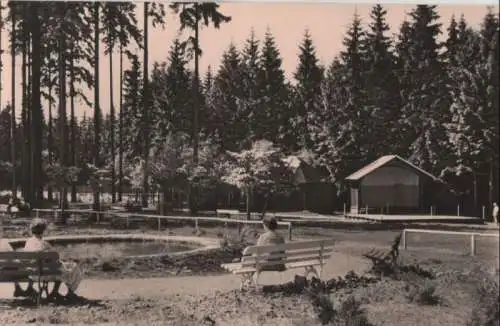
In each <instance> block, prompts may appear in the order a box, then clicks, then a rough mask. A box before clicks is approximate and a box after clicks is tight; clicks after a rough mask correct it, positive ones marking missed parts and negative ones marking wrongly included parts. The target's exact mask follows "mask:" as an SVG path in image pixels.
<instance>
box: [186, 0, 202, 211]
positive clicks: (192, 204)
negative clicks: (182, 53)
mask: <svg viewBox="0 0 500 326" xmlns="http://www.w3.org/2000/svg"><path fill="white" fill-rule="evenodd" d="M198 11H199V7H198V4H195V17H196V24H195V28H194V39H195V49H194V81H193V92H194V94H193V99H194V110H193V164H194V165H197V164H198V143H199V123H198V119H199V114H200V99H199V81H200V72H199V70H200V67H199V66H200V64H199V51H200V44H199V42H200V39H199V37H200V36H199V19H198ZM188 201H189V209H190V211H191V214H192V215H195V214H196V213H197V212H198V188H197V187H194V185H193V184H190V185H189V199H188Z"/></svg>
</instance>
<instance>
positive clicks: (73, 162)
mask: <svg viewBox="0 0 500 326" xmlns="http://www.w3.org/2000/svg"><path fill="white" fill-rule="evenodd" d="M74 60H75V59H74V58H73V56H72V58H71V60H70V67H69V69H70V70H69V74H70V82H69V83H70V84H69V87H70V90H69V92H70V99H71V102H70V105H71V108H70V110H71V140H70V142H71V165H72V166H76V151H77V148H76V118H75V96H76V94H75V72H74V69H75V67H74ZM71 202H72V203H76V184H75V182H72V184H71Z"/></svg>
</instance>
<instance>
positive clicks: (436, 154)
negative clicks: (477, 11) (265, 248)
mask: <svg viewBox="0 0 500 326" xmlns="http://www.w3.org/2000/svg"><path fill="white" fill-rule="evenodd" d="M2 9H3V11H4V12H7V13H8V14H6V15H2V16H3V17H4V19H3V21H2V22H0V26H1V28H2V29H8V30H9V33H10V39H9V40H8V42H3V44H2V46H3V48H1V50H2V51H3V52H4V53H5V54H9V55H10V56H11V57H12V59H13V60H12V69H14V67H15V62H21V63H22V68H21V69H15V74H13V76H12V83H13V84H14V83H16V81H19V80H21V81H22V92H21V94H17V93H15V91H16V88H15V87H12V95H11V98H16V96H17V97H22V105H21V107H15V106H14V105H13V103H14V102H13V101H10V104H8V105H7V106H5V107H4V108H2V109H1V113H0V170H1V171H0V180H1V181H0V182H1V187H2V188H6V189H9V188H11V189H12V188H20V189H22V194H23V197H24V198H26V200H27V201H29V202H30V203H31V205H32V206H33V207H37V206H40V205H41V203H42V201H44V200H46V199H47V198H44V192H43V190H44V189H46V190H48V197H49V199H51V198H52V190H53V189H60V190H61V191H63V192H66V191H70V192H71V194H72V196H71V198H72V200H76V189H77V187H76V186H77V185H85V184H90V185H94V186H93V187H92V188H93V189H94V190H93V191H94V193H95V195H94V205H95V207H97V208H98V207H99V196H98V192H99V191H100V190H99V189H100V187H99V186H98V185H99V184H100V181H99V180H101V179H102V178H104V177H103V176H102V175H106V176H105V177H106V178H109V179H110V180H111V182H110V184H111V193H112V200H113V201H119V200H121V194H122V192H124V191H125V189H129V188H130V187H132V188H136V189H139V188H140V189H142V193H143V197H144V198H143V202H144V203H145V202H147V193H149V192H150V188H151V187H155V185H161V186H162V187H163V191H164V192H167V189H169V187H173V185H174V184H177V185H179V184H180V185H182V187H187V188H188V189H189V191H188V192H189V193H192V194H195V193H202V192H203V187H205V186H207V183H206V182H202V181H200V180H202V179H203V180H205V179H206V177H207V176H210V177H211V180H212V181H213V180H218V181H219V182H222V180H228V179H227V175H228V172H227V169H224V167H225V162H223V159H222V157H223V156H224V155H223V154H224V153H240V154H241V153H244V152H245V151H247V152H249V151H250V152H251V151H252V149H253V150H254V151H255V150H258V149H259V148H260V149H262V146H261V147H259V146H256V144H261V143H262V142H261V141H262V140H265V141H269V142H270V143H271V144H273V148H274V149H273V152H272V153H275V151H278V152H279V153H281V154H280V155H291V154H293V155H296V156H297V157H300V158H302V159H303V160H306V161H307V162H308V163H309V164H311V165H312V166H317V167H321V168H323V169H325V170H326V171H328V181H329V182H332V183H334V184H336V185H337V186H338V189H339V193H340V192H342V191H343V186H342V183H343V180H344V178H345V177H346V176H347V175H348V174H350V173H352V172H353V171H355V170H357V169H359V168H361V167H362V166H364V165H365V164H368V163H370V162H371V161H373V160H375V159H377V158H378V157H380V156H382V155H387V154H397V155H399V156H401V157H404V158H406V159H408V160H409V161H411V162H412V163H414V164H415V165H417V166H419V167H421V168H423V169H424V170H426V171H428V172H430V173H432V174H434V175H435V176H437V177H439V178H441V179H442V180H443V182H445V183H446V184H447V185H448V186H449V187H450V189H452V190H453V191H454V192H455V193H456V194H458V195H459V196H465V197H467V196H468V197H470V198H472V199H471V200H473V201H474V205H475V206H476V207H477V206H478V205H479V204H480V203H482V204H489V203H491V202H492V201H495V198H498V168H499V166H498V162H499V157H498V155H499V154H498V153H499V150H498V145H499V144H498V135H499V130H498V126H499V121H498V118H499V94H498V92H499V84H498V82H499V80H498V60H499V43H498V37H499V16H498V13H496V12H494V11H493V10H492V9H489V11H488V13H487V14H486V15H485V17H484V19H483V22H482V24H481V26H480V27H479V28H477V29H474V28H472V27H471V26H470V25H469V24H468V22H467V21H466V20H465V19H464V17H463V16H461V17H452V18H451V22H450V24H449V26H442V25H441V23H440V19H441V17H439V15H438V13H437V8H436V6H435V5H418V6H416V7H415V8H414V9H413V10H412V11H411V12H410V13H409V14H408V16H407V17H406V18H405V20H404V21H403V23H402V24H401V26H400V27H399V32H398V33H397V35H395V36H392V35H390V33H389V30H390V27H389V26H388V24H387V22H386V14H387V12H386V10H385V9H384V7H383V6H382V5H374V6H373V8H372V11H371V14H370V18H369V20H368V21H361V19H360V17H359V16H358V15H354V16H353V20H352V23H351V24H350V26H349V27H348V28H347V30H346V31H345V36H344V40H343V50H342V51H341V52H340V53H339V54H338V55H337V56H335V57H334V58H333V60H332V62H331V63H330V64H328V65H327V66H322V65H320V64H319V62H318V58H317V55H316V52H315V45H314V43H313V40H312V36H311V35H310V33H309V32H308V31H307V30H306V31H304V35H303V40H302V42H301V43H300V44H299V45H298V46H299V53H300V54H299V56H298V58H297V67H296V70H295V72H294V74H293V80H287V79H286V78H285V72H284V70H283V68H282V59H281V57H280V50H279V45H278V44H276V42H275V39H274V38H273V34H272V30H268V31H267V32H266V34H265V36H264V39H262V40H259V39H257V37H256V36H255V35H254V33H253V31H249V36H248V39H247V40H246V41H245V42H244V44H243V45H242V46H241V48H239V47H238V46H237V45H236V44H232V43H231V44H228V47H227V50H226V51H225V52H224V54H223V57H222V60H221V64H220V66H219V67H209V69H208V70H207V73H206V74H205V75H204V76H200V73H199V56H200V55H201V54H202V50H203V49H200V47H199V33H198V31H199V28H201V27H202V26H210V27H212V28H218V27H219V26H220V25H221V24H224V23H228V22H229V21H230V20H231V19H237V17H227V16H225V15H224V14H223V13H221V11H220V8H219V6H218V5H217V4H214V3H184V4H182V5H181V4H175V3H174V4H171V5H169V6H164V5H162V4H157V3H147V2H146V4H145V6H144V12H143V13H140V14H142V15H144V21H145V22H146V24H144V26H138V23H137V19H136V15H137V14H138V13H137V10H136V5H135V4H134V3H129V2H127V3H120V2H109V3H104V2H103V3H99V2H95V3H90V2H29V1H26V2H24V1H23V2H17V1H9V2H8V6H7V7H6V8H2ZM168 10H171V11H173V12H174V13H176V14H177V17H178V19H179V20H180V21H181V28H182V29H183V30H184V33H183V34H182V35H184V37H183V38H180V39H176V40H173V41H172V44H171V46H170V51H169V52H168V54H166V57H165V61H163V62H155V63H154V65H153V69H152V71H149V70H148V46H149V45H148V37H147V35H148V27H147V22H148V21H151V20H152V21H153V26H156V27H158V26H161V25H163V24H164V17H165V14H166V12H167V11H168ZM167 28H168V27H167ZM440 34H444V35H445V37H444V38H443V37H440ZM440 39H444V42H441V41H440ZM102 44H104V46H105V48H106V57H102V56H99V51H100V50H99V47H100V46H101V45H102ZM132 45H134V47H135V46H138V47H139V52H132V51H130V50H129V49H130V48H132V47H133V46H132ZM332 57H333V54H332ZM14 59H15V60H14ZM99 60H109V63H110V65H109V67H113V65H112V62H113V60H119V61H120V67H121V69H120V80H121V83H120V92H119V93H120V96H119V99H118V101H116V102H114V101H113V100H114V99H113V98H112V97H110V98H99V88H100V87H111V88H112V83H111V84H110V85H100V83H99V79H96V78H95V76H98V75H99V65H98V63H99ZM124 62H127V63H129V64H127V66H129V67H130V68H129V69H123V63H124ZM110 70H111V71H110V72H109V73H110V76H113V71H112V68H110ZM111 80H112V78H111ZM6 82H8V81H5V80H4V79H2V83H6ZM85 89H92V90H94V97H93V98H87V97H86V96H85V94H87V92H86V91H84V90H85ZM110 91H111V93H112V90H110ZM67 98H69V99H70V101H69V103H70V105H69V108H68V107H67V104H66V99H67ZM115 100H116V99H115ZM104 101H106V102H107V103H108V102H109V107H110V108H111V110H110V112H109V113H108V114H105V115H104V114H102V112H101V105H102V103H104ZM4 102H8V100H4ZM77 102H83V103H86V104H85V105H87V106H88V107H90V108H92V109H93V114H92V115H91V116H83V117H77V116H76V115H75V110H76V107H75V106H76V105H77V104H76V103H77ZM42 103H43V104H45V103H48V108H45V107H43V108H42ZM44 111H45V112H48V115H44V114H43V112H44ZM19 112H20V114H19ZM13 115H15V116H20V117H21V118H20V119H19V120H16V119H13ZM252 144H253V147H252ZM264 147H265V148H266V150H269V148H268V147H266V146H264ZM256 148H257V149H256ZM254 154H255V153H254ZM254 156H256V155H254ZM257 156H258V155H257ZM233 157H234V155H233ZM241 157H242V156H241V155H240V156H239V158H240V163H241V164H242V165H244V166H245V167H246V168H247V169H248V168H249V167H252V165H251V164H250V165H249V163H248V160H247V161H245V160H244V159H242V158H241ZM270 157H272V155H271V156H270ZM243 161H245V162H246V163H245V162H243ZM266 162H268V163H269V164H273V162H275V161H273V160H272V159H268V160H267V161H266ZM276 162H277V161H276ZM260 163H262V162H260ZM262 164H264V163H262ZM258 165H259V164H256V165H255V166H253V167H254V168H255V169H256V170H259V166H258ZM240 170H241V169H240ZM250 170H251V169H250ZM247 172H248V173H249V174H251V175H254V174H257V172H255V171H253V172H252V171H247ZM254 172H255V173H254ZM234 173H235V172H234V171H233V172H232V174H233V177H234ZM229 174H231V173H229ZM262 174H263V175H265V174H266V173H264V172H263V173H262ZM180 175H182V176H184V177H183V178H180V177H179V176H180ZM202 176H203V177H202ZM224 176H226V178H225V177H224ZM179 179H182V180H179ZM236 179H237V178H236ZM231 180H233V181H234V178H232V179H231ZM245 180H247V181H248V180H249V179H245ZM240 181H241V180H240ZM256 182H257V181H256ZM233 183H234V182H233ZM261 184H265V182H263V183H261ZM96 185H97V186H96ZM207 187H208V186H207ZM193 196H194V195H193ZM193 198H195V196H194V197H193Z"/></svg>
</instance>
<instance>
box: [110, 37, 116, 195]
mask: <svg viewBox="0 0 500 326" xmlns="http://www.w3.org/2000/svg"><path fill="white" fill-rule="evenodd" d="M113 94H114V93H113V46H111V49H110V51H109V115H110V117H109V124H110V133H111V134H110V142H111V146H110V147H111V202H112V203H115V202H116V191H115V179H116V175H115V105H114V103H113V97H114V96H113Z"/></svg>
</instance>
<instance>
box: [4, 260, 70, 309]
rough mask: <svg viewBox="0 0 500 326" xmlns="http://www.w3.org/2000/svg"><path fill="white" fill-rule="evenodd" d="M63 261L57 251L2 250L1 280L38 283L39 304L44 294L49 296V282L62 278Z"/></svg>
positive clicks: (5, 281)
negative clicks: (61, 261)
mask: <svg viewBox="0 0 500 326" xmlns="http://www.w3.org/2000/svg"><path fill="white" fill-rule="evenodd" d="M61 275H62V272H61V263H60V261H59V254H58V253H57V252H23V251H3V252H0V282H2V283H14V282H27V281H30V280H31V281H33V282H34V283H35V285H36V284H38V289H39V291H38V296H37V297H36V298H34V299H36V301H37V304H40V301H41V298H42V294H43V293H44V292H45V294H46V295H47V296H48V295H49V293H48V282H54V281H60V280H61Z"/></svg>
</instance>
